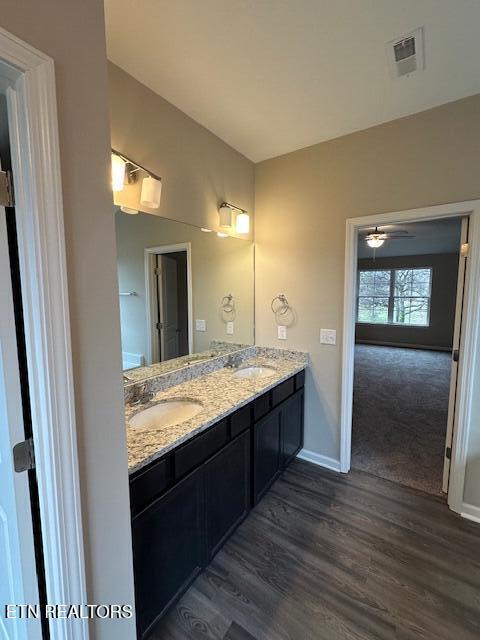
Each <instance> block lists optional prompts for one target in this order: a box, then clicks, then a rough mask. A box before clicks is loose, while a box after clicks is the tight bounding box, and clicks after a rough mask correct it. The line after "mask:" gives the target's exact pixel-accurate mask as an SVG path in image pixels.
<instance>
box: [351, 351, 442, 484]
mask: <svg viewBox="0 0 480 640" xmlns="http://www.w3.org/2000/svg"><path fill="white" fill-rule="evenodd" d="M450 366H451V356H450V354H449V353H443V352H439V351H425V350H420V349H399V348H394V347H379V346H370V345H356V347H355V377H354V396H353V426H352V467H353V468H355V469H361V470H362V471H368V472H369V473H372V474H374V475H376V476H379V477H381V478H386V479H387V480H393V481H394V482H399V483H400V484H404V485H407V486H410V487H414V488H415V489H420V490H421V491H426V492H427V493H432V494H435V495H439V494H441V493H442V473H443V453H444V447H445V434H446V428H447V411H448V394H449V385H450Z"/></svg>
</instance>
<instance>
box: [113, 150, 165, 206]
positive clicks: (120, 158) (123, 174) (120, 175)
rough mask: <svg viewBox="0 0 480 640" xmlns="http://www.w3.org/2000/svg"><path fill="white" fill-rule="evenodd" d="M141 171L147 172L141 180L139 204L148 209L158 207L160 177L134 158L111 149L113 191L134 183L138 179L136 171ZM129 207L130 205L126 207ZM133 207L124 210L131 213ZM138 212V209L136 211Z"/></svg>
mask: <svg viewBox="0 0 480 640" xmlns="http://www.w3.org/2000/svg"><path fill="white" fill-rule="evenodd" d="M139 171H143V172H145V173H147V174H148V176H147V177H146V178H144V179H143V182H142V193H141V196H140V204H142V205H143V206H145V207H148V208H150V209H158V207H159V206H160V196H161V194H162V179H161V178H160V176H157V175H155V174H154V173H152V172H151V171H149V170H148V169H146V168H145V167H143V166H142V165H141V164H138V162H135V160H132V159H131V158H128V157H127V156H126V155H124V154H123V153H120V152H119V151H116V150H115V149H112V189H113V191H123V187H124V185H125V183H126V184H135V182H136V181H137V180H138V172H139ZM128 208H130V207H128ZM134 211H136V210H135V209H131V210H130V211H125V213H133V212H134ZM136 213H138V211H136Z"/></svg>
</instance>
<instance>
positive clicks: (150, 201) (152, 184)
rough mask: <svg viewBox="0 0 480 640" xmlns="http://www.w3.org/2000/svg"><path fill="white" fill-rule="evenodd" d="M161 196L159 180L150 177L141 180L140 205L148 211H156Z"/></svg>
mask: <svg viewBox="0 0 480 640" xmlns="http://www.w3.org/2000/svg"><path fill="white" fill-rule="evenodd" d="M161 195H162V183H161V181H160V180H156V179H155V178H152V176H148V178H144V179H143V182H142V194H141V196H140V204H142V205H143V206H144V207H148V208H149V209H158V207H159V206H160V197H161Z"/></svg>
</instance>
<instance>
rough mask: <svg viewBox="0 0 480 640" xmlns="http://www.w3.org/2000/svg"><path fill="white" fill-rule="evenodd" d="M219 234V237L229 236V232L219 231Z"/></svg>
mask: <svg viewBox="0 0 480 640" xmlns="http://www.w3.org/2000/svg"><path fill="white" fill-rule="evenodd" d="M217 236H218V237H219V238H228V233H223V231H217Z"/></svg>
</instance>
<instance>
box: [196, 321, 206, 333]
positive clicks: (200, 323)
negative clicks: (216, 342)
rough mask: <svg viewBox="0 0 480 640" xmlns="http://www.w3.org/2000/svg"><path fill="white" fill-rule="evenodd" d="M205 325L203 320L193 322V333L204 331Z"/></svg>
mask: <svg viewBox="0 0 480 640" xmlns="http://www.w3.org/2000/svg"><path fill="white" fill-rule="evenodd" d="M206 330H207V323H206V321H205V320H195V331H206Z"/></svg>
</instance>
